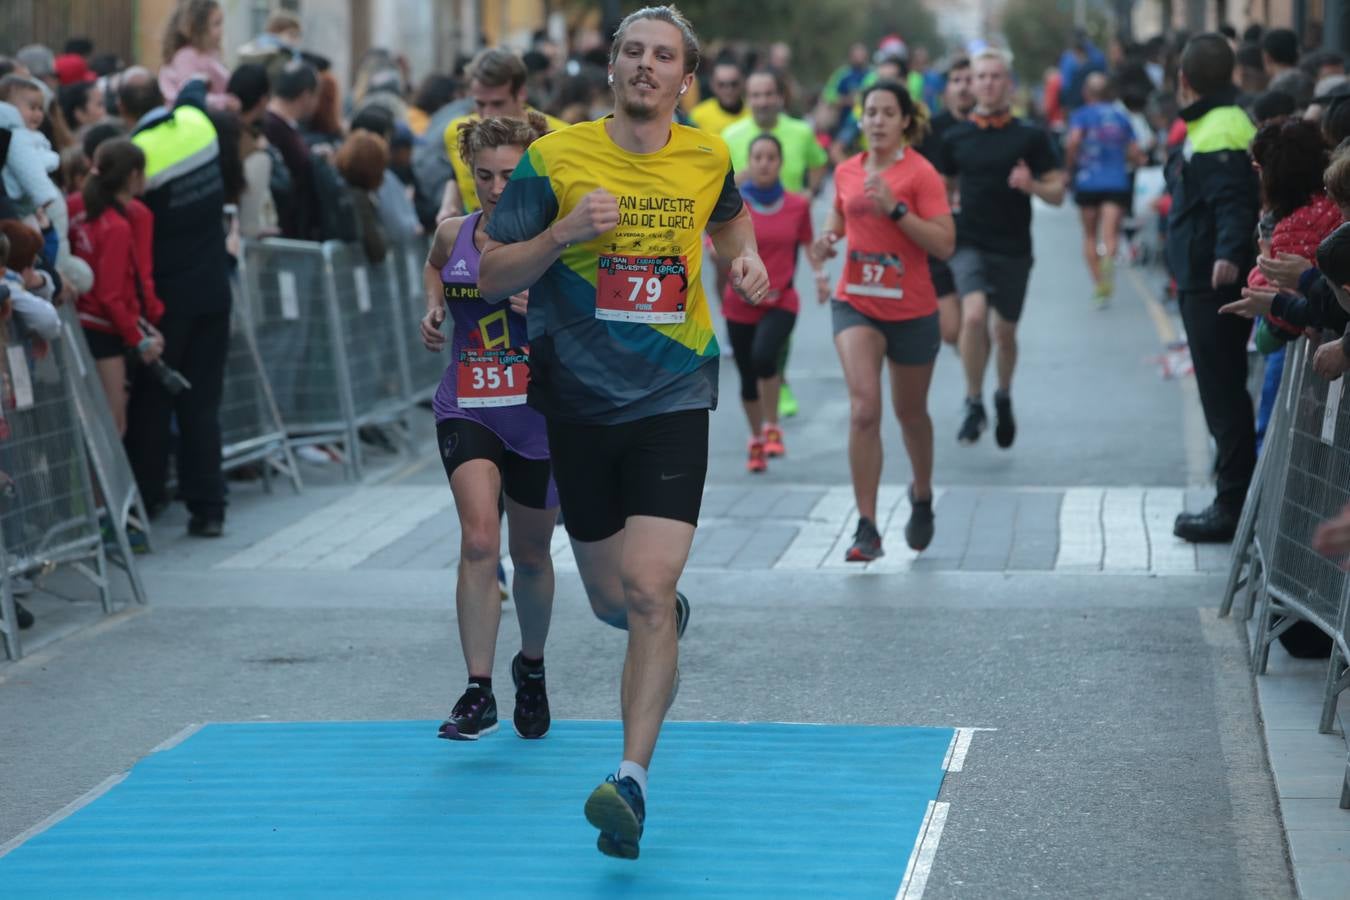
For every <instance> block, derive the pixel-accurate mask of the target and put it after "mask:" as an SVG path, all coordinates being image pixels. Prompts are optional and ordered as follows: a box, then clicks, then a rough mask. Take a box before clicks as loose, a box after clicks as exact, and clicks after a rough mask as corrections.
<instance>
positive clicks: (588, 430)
mask: <svg viewBox="0 0 1350 900" xmlns="http://www.w3.org/2000/svg"><path fill="white" fill-rule="evenodd" d="M698 63H699V43H698V38H697V37H696V36H695V35H694V31H693V28H692V27H691V26H690V25H689V22H688V21H687V20H686V19H685V18H684V16H683V15H681V14H680V12H679V11H678V10H676V9H675V8H674V7H670V6H654V7H646V8H644V9H641V10H638V11H637V12H635V13H633V14H631V15H629V16H628V18H626V19H624V20H623V22H622V23H621V24H620V26H619V29H618V31H617V32H616V33H615V35H614V43H613V46H612V49H611V51H610V65H609V69H610V73H609V77H610V83H611V85H612V86H613V90H614V99H615V111H614V115H613V116H611V117H607V118H604V119H600V120H597V121H594V122H583V123H581V124H578V125H574V126H572V127H571V128H567V129H564V130H562V131H560V132H557V133H555V134H550V135H547V136H545V137H543V138H541V139H539V140H538V141H536V142H535V143H534V144H533V145H532V146H531V147H530V149H529V151H528V152H527V153H526V155H525V157H524V158H523V159H522V160H521V162H520V165H519V166H517V167H516V171H515V174H514V175H513V176H512V179H511V184H510V185H509V186H508V187H507V189H506V191H505V193H504V194H503V195H502V199H501V201H500V202H499V203H498V205H497V208H496V210H495V211H494V213H493V216H492V220H491V221H490V223H489V225H488V237H489V238H490V241H489V243H488V245H487V248H486V250H485V252H484V254H483V262H482V267H481V269H480V271H479V288H480V289H481V290H482V292H483V295H484V297H485V298H486V299H488V300H500V299H502V298H504V297H508V296H510V295H511V294H513V293H515V292H517V291H520V290H524V289H526V288H529V290H530V307H529V337H530V351H531V354H530V392H529V398H530V405H531V406H532V407H534V408H535V409H538V410H539V411H541V412H542V413H543V414H544V416H545V418H546V419H547V421H548V438H549V449H550V454H551V457H552V460H553V471H554V477H555V478H556V479H557V483H558V492H559V497H560V499H561V501H562V507H563V512H564V514H565V518H566V528H567V532H568V534H569V536H570V537H571V538H572V549H573V552H574V553H575V555H576V560H577V567H578V569H579V571H580V574H581V579H582V582H583V583H584V585H585V587H586V592H587V595H588V596H589V598H590V602H591V608H592V609H593V610H594V611H595V614H596V616H597V617H599V618H600V619H602V620H603V621H605V622H607V623H609V624H611V625H614V626H615V627H617V628H625V629H627V631H628V652H627V657H626V659H625V662H624V670H623V689H622V694H621V701H622V707H623V743H624V747H623V758H622V759H623V761H622V762H621V763H620V765H619V767H618V771H617V772H616V773H615V774H613V775H610V776H609V777H608V778H607V779H606V780H605V782H604V783H603V784H601V785H600V786H599V787H597V788H596V789H595V791H594V792H593V793H592V794H591V795H590V798H589V799H588V800H587V801H586V808H585V811H586V818H587V819H588V820H589V821H590V823H591V824H592V825H594V826H595V827H596V828H597V829H599V831H600V836H599V838H598V840H597V846H598V847H599V848H600V851H601V852H602V853H605V854H608V855H610V856H619V857H623V858H626V859H636V858H637V855H638V841H639V839H640V838H641V836H642V829H643V822H644V820H645V816H646V813H645V810H646V796H647V789H646V782H647V767H648V765H649V764H650V762H651V758H652V752H653V750H654V749H655V747H656V740H657V737H658V736H659V734H660V731H661V723H662V721H663V720H664V719H665V714H666V710H667V709H668V708H669V707H670V704H671V702H672V701H673V699H674V693H675V688H676V685H677V683H678V682H677V669H676V662H677V659H678V656H679V648H678V645H677V639H678V635H679V634H680V632H682V631H683V630H684V628H685V625H686V624H687V623H688V618H689V606H688V602H687V601H686V600H685V599H684V598H683V596H682V595H680V594H679V593H678V592H677V591H676V584H677V582H678V581H679V577H680V574H681V572H682V571H683V570H684V565H685V562H686V560H687V559H688V556H689V548H690V546H691V544H692V542H693V539H694V529H695V527H696V526H697V524H698V513H699V507H700V505H701V503H702V498H703V482H704V478H705V476H706V474H707V467H708V411H709V410H710V409H712V408H713V407H715V406H716V405H717V363H718V357H719V355H720V351H719V350H718V346H717V338H716V335H715V332H714V330H713V322H712V316H711V313H710V311H709V308H708V300H707V298H706V297H705V296H704V291H703V280H702V274H703V273H702V262H703V232H704V230H705V229H706V230H707V231H708V232H709V234H710V235H711V236H712V239H713V244H714V247H715V249H716V251H717V255H718V256H719V257H721V258H723V259H728V260H731V273H730V278H731V283H732V285H733V287H735V288H736V289H737V290H739V291H740V293H741V294H742V296H744V297H745V298H746V299H747V300H749V301H750V302H752V303H759V302H761V301H763V300H764V299H765V298H766V297H767V295H768V291H769V279H768V275H767V273H766V272H765V270H764V264H763V263H762V262H761V261H760V258H759V253H758V250H757V248H756V245H755V232H754V226H753V225H752V223H751V221H750V214H749V212H747V211H746V210H745V207H744V204H743V203H742V201H741V195H740V193H739V192H738V191H737V190H736V185H735V182H734V178H733V175H732V171H731V162H730V158H729V155H728V153H727V148H726V145H725V144H724V143H723V142H722V140H721V139H720V138H718V137H717V136H715V135H710V134H707V133H705V132H703V131H699V130H698V129H695V128H689V127H686V126H681V125H677V124H673V121H674V116H675V106H676V104H677V103H678V102H679V98H680V95H681V94H683V93H684V92H685V91H686V90H688V89H689V86H690V85H691V84H692V83H693V80H694V71H695V70H696V69H697V68H698Z"/></svg>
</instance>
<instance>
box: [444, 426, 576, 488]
mask: <svg viewBox="0 0 1350 900" xmlns="http://www.w3.org/2000/svg"><path fill="white" fill-rule="evenodd" d="M436 446H437V447H439V448H440V453H441V463H442V464H443V465H444V466H445V477H446V480H449V479H450V478H451V477H452V476H453V475H454V474H455V469H458V468H459V467H460V466H462V465H463V464H464V463H466V462H468V461H469V460H472V459H486V460H488V461H489V462H491V463H492V464H493V465H495V466H496V467H497V471H498V472H500V473H501V476H502V492H503V493H505V494H506V496H508V497H510V498H511V499H512V500H514V501H516V502H517V503H519V504H520V505H521V506H524V507H527V508H529V509H553V508H555V507H556V506H557V505H558V495H557V491H556V490H554V488H553V473H552V469H551V467H550V466H549V461H548V460H547V459H526V458H525V457H523V456H521V455H520V454H518V453H513V452H512V451H510V450H508V449H507V448H506V445H505V444H503V443H502V439H501V438H499V437H497V435H496V434H495V433H494V432H493V431H492V429H490V428H488V427H487V426H485V425H480V424H479V423H478V422H474V421H472V420H470V419H443V420H442V421H440V422H437V423H436Z"/></svg>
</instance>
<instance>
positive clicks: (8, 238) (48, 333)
mask: <svg viewBox="0 0 1350 900" xmlns="http://www.w3.org/2000/svg"><path fill="white" fill-rule="evenodd" d="M0 238H3V241H4V243H3V245H0V250H2V251H3V252H2V253H0V257H2V258H0V279H3V281H4V283H5V286H6V287H8V288H9V298H10V303H11V306H12V308H13V310H14V316H15V318H16V319H18V321H19V322H20V323H21V324H22V325H23V326H24V327H25V328H27V329H28V330H29V331H30V332H31V333H32V334H33V335H34V336H36V337H37V338H40V339H41V340H42V341H53V340H56V338H57V337H58V336H59V335H60V334H61V317H60V316H59V315H57V312H56V307H55V306H52V304H51V302H50V297H51V287H52V286H51V282H50V281H49V280H48V279H47V278H46V277H45V276H44V275H43V274H42V273H41V272H39V271H38V270H37V258H38V253H39V252H41V250H42V235H40V234H38V233H37V231H36V230H35V229H32V228H29V227H28V226H27V225H25V224H23V223H22V222H18V221H15V220H14V219H4V220H3V221H0ZM44 294H45V295H46V296H44ZM42 348H43V345H42V344H40V343H39V344H38V345H36V347H35V349H36V350H37V351H38V354H39V355H41V354H42V352H43V349H42Z"/></svg>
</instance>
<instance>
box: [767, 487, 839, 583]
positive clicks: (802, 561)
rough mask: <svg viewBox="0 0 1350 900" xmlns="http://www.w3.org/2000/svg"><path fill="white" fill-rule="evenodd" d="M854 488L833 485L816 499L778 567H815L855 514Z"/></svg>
mask: <svg viewBox="0 0 1350 900" xmlns="http://www.w3.org/2000/svg"><path fill="white" fill-rule="evenodd" d="M853 510H854V506H853V488H851V487H847V486H844V487H832V488H830V489H828V490H827V491H826V492H825V496H823V497H821V498H820V499H819V500H817V501H816V505H815V506H813V507H811V512H809V513H808V514H807V521H806V523H805V524H803V525H802V527H801V529H800V530H798V532H797V536H796V537H795V538H793V539H792V543H791V544H789V545H788V547H787V549H786V550H784V551H783V554H782V555H781V556H779V557H778V559H777V561H776V562H774V564H773V567H774V568H775V569H816V568H819V567H820V564H821V563H822V562H824V560H825V558H826V556H828V555H829V553H830V550H831V549H832V548H833V547H834V545H835V543H836V541H838V539H839V536H840V534H842V533H843V531H844V529H846V528H847V527H848V521H849V519H850V518H851V517H852V516H853Z"/></svg>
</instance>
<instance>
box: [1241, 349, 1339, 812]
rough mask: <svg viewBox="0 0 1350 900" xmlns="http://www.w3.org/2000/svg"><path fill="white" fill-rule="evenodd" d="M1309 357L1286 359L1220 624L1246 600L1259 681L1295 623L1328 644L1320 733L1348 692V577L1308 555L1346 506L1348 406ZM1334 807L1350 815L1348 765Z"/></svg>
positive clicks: (1299, 352)
mask: <svg viewBox="0 0 1350 900" xmlns="http://www.w3.org/2000/svg"><path fill="white" fill-rule="evenodd" d="M1314 350H1315V348H1314V347H1313V345H1311V344H1310V343H1309V342H1308V341H1306V340H1303V339H1300V340H1299V341H1298V342H1296V343H1295V344H1291V345H1290V347H1289V351H1288V353H1287V354H1286V357H1285V369H1284V376H1283V380H1282V382H1281V384H1280V394H1279V399H1278V404H1277V408H1276V411H1275V416H1274V418H1273V421H1272V422H1271V425H1270V427H1269V428H1268V429H1267V431H1266V443H1265V447H1264V448H1263V450H1262V457H1261V460H1260V463H1259V465H1258V470H1257V475H1256V478H1255V479H1254V480H1253V484H1252V489H1251V490H1250V491H1249V493H1248V497H1247V503H1246V506H1245V507H1244V508H1243V514H1242V520H1241V522H1240V524H1239V531H1238V535H1237V539H1236V540H1235V541H1234V547H1233V559H1232V563H1231V565H1230V571H1229V578H1228V584H1227V586H1226V588H1225V591H1224V598H1223V605H1222V607H1221V609H1220V612H1221V614H1227V613H1228V612H1229V611H1230V610H1231V609H1232V607H1233V605H1234V602H1235V597H1236V595H1237V594H1238V593H1239V592H1245V595H1246V600H1245V601H1244V604H1243V611H1244V613H1246V614H1250V613H1251V612H1252V611H1253V610H1254V611H1255V613H1256V615H1257V627H1256V643H1255V646H1254V647H1253V648H1252V661H1253V665H1254V667H1255V669H1256V671H1257V672H1258V673H1259V674H1265V671H1266V667H1267V664H1268V661H1269V657H1270V645H1271V643H1272V642H1273V641H1275V640H1276V639H1277V638H1278V637H1279V636H1280V635H1281V634H1283V633H1284V632H1285V631H1287V630H1288V629H1289V628H1290V627H1291V626H1292V625H1293V624H1294V623H1295V622H1299V621H1303V622H1308V623H1311V624H1312V625H1314V626H1316V627H1317V628H1318V630H1320V631H1322V632H1323V633H1324V634H1326V635H1327V636H1328V637H1329V638H1330V639H1331V642H1332V649H1331V657H1330V659H1329V660H1328V661H1327V674H1326V687H1325V690H1324V693H1323V701H1322V715H1321V719H1320V721H1319V723H1318V730H1319V731H1321V733H1323V734H1330V733H1332V732H1333V730H1334V728H1335V717H1336V705H1337V702H1338V700H1339V697H1340V694H1341V693H1342V692H1343V691H1345V690H1346V689H1347V688H1350V573H1347V571H1346V570H1345V569H1342V568H1341V565H1340V561H1339V560H1332V559H1327V558H1326V557H1324V556H1322V555H1321V554H1319V553H1317V552H1316V551H1314V550H1313V549H1312V546H1311V541H1312V534H1313V532H1314V530H1315V529H1316V528H1317V526H1318V525H1319V524H1320V523H1321V522H1323V521H1325V520H1327V519H1329V518H1332V517H1333V516H1335V515H1336V514H1338V513H1339V512H1340V511H1341V509H1342V508H1344V507H1345V506H1346V505H1347V503H1350V398H1347V397H1346V396H1345V393H1346V392H1345V382H1346V379H1345V378H1344V377H1342V378H1339V379H1337V380H1336V381H1333V382H1327V381H1326V380H1325V379H1323V378H1321V377H1320V376H1319V375H1317V373H1315V372H1314V371H1313V370H1312V360H1313V354H1314ZM1341 806H1342V807H1343V808H1347V809H1350V765H1348V766H1347V772H1346V781H1345V787H1344V790H1343V793H1342V796H1341Z"/></svg>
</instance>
